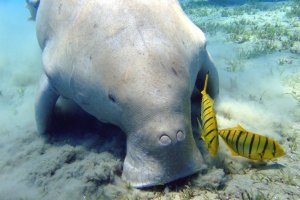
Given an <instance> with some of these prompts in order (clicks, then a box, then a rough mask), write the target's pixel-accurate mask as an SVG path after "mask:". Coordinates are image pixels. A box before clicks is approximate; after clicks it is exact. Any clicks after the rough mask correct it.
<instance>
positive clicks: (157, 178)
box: [36, 0, 218, 187]
mask: <svg viewBox="0 0 300 200" xmlns="http://www.w3.org/2000/svg"><path fill="white" fill-rule="evenodd" d="M36 22H37V37H38V41H39V44H40V46H41V48H42V49H43V65H44V74H43V75H42V78H41V82H40V89H39V91H38V95H37V100H36V121H37V126H38V131H39V132H40V133H41V134H45V133H46V132H47V131H48V130H49V129H50V128H51V114H52V112H53V108H54V106H55V104H56V101H57V99H58V98H59V97H60V96H61V97H64V98H68V99H71V100H73V101H74V102H76V104H77V105H79V106H80V107H81V108H82V109H83V110H85V111H86V112H88V113H89V114H91V115H93V116H95V117H96V118H97V119H98V120H100V121H102V122H107V123H112V124H115V125H117V126H119V127H120V128H121V129H122V130H123V131H124V132H125V133H126V135H127V154H126V158H125V161H124V166H123V175H122V176H123V178H124V179H125V180H127V181H129V182H130V183H131V185H132V186H134V187H146V186H152V185H158V184H164V183H167V182H170V181H172V180H175V179H178V178H181V177H184V176H187V175H190V174H193V173H195V172H197V171H198V170H199V169H200V168H201V166H202V165H203V160H202V157H201V154H200V152H199V150H198V149H197V147H196V145H195V141H194V138H193V135H192V128H191V100H190V98H191V95H192V92H193V90H194V86H195V83H196V79H197V75H198V80H200V79H203V77H204V75H205V73H207V72H208V71H209V73H210V79H209V80H210V82H209V84H208V87H209V88H208V89H209V91H208V92H210V94H211V95H212V96H215V95H216V94H217V93H218V75H217V72H216V69H215V67H214V65H213V63H212V62H211V60H210V56H209V55H208V53H207V51H206V48H205V46H206V45H205V44H206V41H205V37H204V35H203V33H202V32H201V30H200V29H198V28H197V27H196V26H195V25H194V24H193V23H192V22H191V21H190V20H189V19H188V18H187V16H186V15H185V14H184V13H183V11H182V9H181V8H180V5H179V3H178V2H177V1H175V0H153V1H149V0H123V1H120V0H110V1H106V0H88V1H87V0H41V2H40V5H39V8H38V13H37V17H36ZM199 82H200V81H199ZM201 84H202V83H201Z"/></svg>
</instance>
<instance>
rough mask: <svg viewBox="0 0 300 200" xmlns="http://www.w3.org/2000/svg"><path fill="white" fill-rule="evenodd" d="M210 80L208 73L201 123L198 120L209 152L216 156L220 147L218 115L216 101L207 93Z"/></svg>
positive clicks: (203, 92) (203, 95)
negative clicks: (216, 113)
mask: <svg viewBox="0 0 300 200" xmlns="http://www.w3.org/2000/svg"><path fill="white" fill-rule="evenodd" d="M207 81H208V74H206V77H205V83H204V88H203V90H202V91H201V94H202V102H201V122H202V123H201V124H200V122H199V119H198V118H197V121H198V126H199V131H200V132H201V138H202V139H203V141H204V142H205V144H206V146H207V149H208V152H209V153H210V155H212V156H216V155H217V152H218V148H219V138H218V126H217V120H216V115H215V111H214V108H213V106H214V101H213V100H212V99H211V98H210V96H209V95H208V94H207V93H206V87H207Z"/></svg>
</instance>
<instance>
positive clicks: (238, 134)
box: [219, 125, 284, 160]
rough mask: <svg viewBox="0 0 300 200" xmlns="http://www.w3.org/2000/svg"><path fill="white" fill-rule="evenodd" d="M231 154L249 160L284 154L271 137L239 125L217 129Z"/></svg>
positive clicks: (268, 158)
mask: <svg viewBox="0 0 300 200" xmlns="http://www.w3.org/2000/svg"><path fill="white" fill-rule="evenodd" d="M219 134H220V136H221V137H222V138H223V140H224V141H225V143H226V145H227V146H228V147H229V149H230V151H231V154H232V155H233V156H243V157H245V158H249V159H251V160H271V159H273V158H277V157H280V156H283V155H284V150H283V148H282V147H281V146H280V144H279V143H278V142H276V141H274V140H273V139H271V138H269V137H266V136H262V135H259V134H256V133H252V132H249V131H247V130H245V129H244V128H243V127H241V126H240V125H237V127H235V128H227V129H223V130H220V131H219Z"/></svg>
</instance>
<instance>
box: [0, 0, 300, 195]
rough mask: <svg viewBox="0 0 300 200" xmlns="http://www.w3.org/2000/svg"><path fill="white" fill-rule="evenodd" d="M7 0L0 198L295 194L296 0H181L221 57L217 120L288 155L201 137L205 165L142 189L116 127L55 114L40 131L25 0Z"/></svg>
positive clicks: (0, 84)
mask: <svg viewBox="0 0 300 200" xmlns="http://www.w3.org/2000/svg"><path fill="white" fill-rule="evenodd" d="M14 2H15V3H12V1H1V2H0V44H1V45H0V80H1V81H0V113H1V115H0V158H1V159H0V199H3V200H16V199H20V200H21V199H22V200H24V199H30V200H31V199H74V200H76V199H78V200H81V199H82V200H88V199H300V173H299V172H300V146H299V144H300V143H299V142H300V21H299V19H300V15H299V13H300V6H299V1H298V2H297V1H280V2H276V3H275V2H268V3H266V2H265V3H263V2H261V3H252V4H245V5H239V6H227V7H224V6H218V5H212V4H209V3H208V2H207V1H197V0H194V1H183V7H184V10H185V11H186V12H187V14H188V15H189V17H190V18H191V19H192V20H193V21H194V22H195V23H196V24H197V25H198V26H199V27H200V28H202V29H203V30H204V32H205V34H206V36H207V40H208V46H207V48H208V49H209V51H210V53H211V55H212V57H213V59H214V61H215V63H216V65H217V67H218V71H219V76H220V94H219V97H218V98H217V99H216V101H215V104H216V105H215V109H216V113H217V120H218V125H219V128H220V129H222V128H229V127H234V126H236V125H237V124H241V125H242V126H243V127H244V128H246V129H247V130H251V131H253V132H256V133H260V134H262V135H266V136H269V137H272V138H274V139H276V140H277V141H279V143H280V144H281V145H282V146H283V147H284V149H285V152H286V155H285V156H284V157H281V158H278V159H276V160H273V161H271V162H267V163H257V162H251V161H249V160H246V159H243V158H241V157H232V156H231V155H230V153H229V150H228V149H227V147H225V145H224V144H223V143H222V142H220V143H221V144H220V150H219V154H218V156H217V157H216V158H211V157H210V156H209V155H208V154H207V151H206V149H205V148H204V147H203V143H202V142H201V141H200V140H199V141H198V143H199V148H200V149H201V151H202V153H203V155H204V158H205V160H206V163H207V165H208V167H207V169H206V170H205V171H203V172H202V173H201V174H196V175H193V176H191V177H187V178H184V179H182V180H178V181H176V182H174V183H170V184H167V185H165V186H160V187H155V188H151V189H148V190H137V189H133V188H131V187H130V185H129V184H127V183H125V182H124V181H122V180H121V178H120V175H121V172H122V163H123V160H124V156H125V136H124V135H123V134H122V132H121V131H120V130H119V129H118V128H116V127H113V126H108V125H103V124H101V123H99V122H97V121H96V120H94V119H93V118H92V117H87V118H85V117H84V116H83V117H82V118H80V120H78V119H72V118H71V119H70V120H68V121H65V117H66V116H60V117H59V118H58V119H57V121H58V123H59V121H60V120H61V121H64V123H65V125H64V127H62V128H63V129H62V130H61V131H57V133H56V134H55V135H52V136H51V137H49V138H47V139H44V138H42V137H40V136H39V135H38V134H37V131H36V125H35V120H34V98H35V91H36V88H37V85H38V82H39V76H40V74H41V71H42V66H41V50H40V49H39V46H38V44H37V40H36V36H35V23H34V21H28V20H27V18H29V12H28V11H27V10H26V8H25V2H24V3H20V2H17V1H14ZM58 114H59V110H58ZM58 116H59V115H58ZM83 119H86V120H83ZM74 124H76V125H74ZM74 129H76V131H74ZM107 130H109V131H107ZM220 141H222V140H220Z"/></svg>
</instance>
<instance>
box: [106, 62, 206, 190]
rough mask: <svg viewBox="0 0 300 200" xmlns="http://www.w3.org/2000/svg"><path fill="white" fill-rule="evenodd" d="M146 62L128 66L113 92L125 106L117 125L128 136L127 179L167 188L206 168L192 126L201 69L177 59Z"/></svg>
mask: <svg viewBox="0 0 300 200" xmlns="http://www.w3.org/2000/svg"><path fill="white" fill-rule="evenodd" d="M147 60H148V63H134V64H132V65H130V66H129V67H124V68H126V70H125V71H124V73H123V74H124V75H123V78H122V80H121V82H119V83H118V84H117V85H118V87H115V88H114V89H113V90H111V91H112V94H111V97H112V99H113V101H115V103H116V104H118V106H119V107H120V116H119V117H120V118H119V122H118V123H117V125H118V126H120V127H121V128H122V129H123V130H124V131H125V132H126V134H127V154H126V158H125V162H124V167H123V175H122V176H123V178H124V179H125V180H127V181H129V182H130V184H131V185H132V186H134V187H148V186H153V185H160V184H164V183H167V182H170V181H173V180H176V179H178V178H181V177H185V176H188V175H191V174H193V173H195V172H197V171H199V170H200V168H201V166H202V165H203V160H202V157H201V155H200V152H199V150H198V149H197V147H196V144H195V141H194V138H193V135H192V127H191V102H190V97H191V94H192V91H193V88H194V84H195V80H196V76H197V72H198V70H199V69H198V67H199V66H196V65H193V66H192V65H190V63H185V62H184V61H182V60H180V59H175V58H174V59H171V58H170V59H164V60H159V59H153V60H152V59H147ZM149 60H150V62H149ZM193 67H194V68H193Z"/></svg>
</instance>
